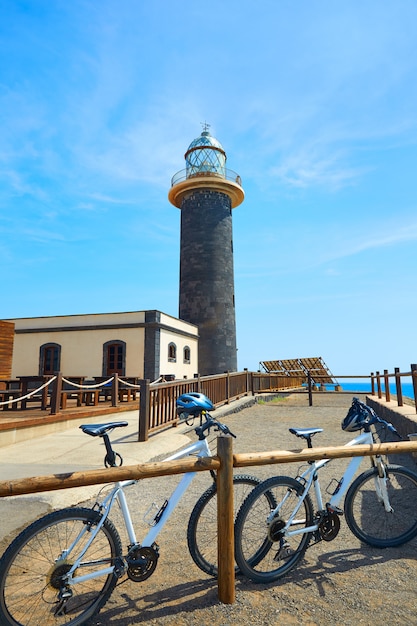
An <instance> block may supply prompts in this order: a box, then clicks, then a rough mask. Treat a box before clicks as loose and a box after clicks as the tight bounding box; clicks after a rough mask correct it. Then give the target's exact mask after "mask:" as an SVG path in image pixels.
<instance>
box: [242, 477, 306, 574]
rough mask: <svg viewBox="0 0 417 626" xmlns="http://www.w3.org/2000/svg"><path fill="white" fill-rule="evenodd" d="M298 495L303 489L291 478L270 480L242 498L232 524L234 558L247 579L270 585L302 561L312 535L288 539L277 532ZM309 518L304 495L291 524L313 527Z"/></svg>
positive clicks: (300, 535)
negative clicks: (274, 513) (271, 517)
mask: <svg viewBox="0 0 417 626" xmlns="http://www.w3.org/2000/svg"><path fill="white" fill-rule="evenodd" d="M302 493H303V486H302V485H301V484H300V483H299V482H298V481H296V480H295V479H294V478H291V477H289V476H273V477H272V478H268V479H267V480H265V481H264V482H262V483H261V484H260V485H258V486H257V487H256V488H255V489H254V490H253V491H252V493H250V494H249V495H248V497H247V498H246V500H245V502H244V503H243V505H242V507H241V509H240V511H239V513H238V515H237V518H236V523H235V558H236V562H237V565H238V567H239V569H240V571H241V572H242V574H244V575H245V576H246V577H247V578H249V579H251V580H252V581H254V582H256V583H269V582H273V581H275V580H278V579H279V578H281V577H282V576H284V575H285V574H287V573H288V572H289V571H290V570H291V569H293V568H294V567H295V566H296V565H297V563H299V561H300V560H301V559H302V558H303V556H304V553H305V551H306V549H307V546H308V544H309V542H310V539H311V536H312V533H311V532H309V533H302V534H298V535H294V536H291V537H288V536H287V535H285V536H284V535H282V534H281V532H280V528H281V527H282V526H283V525H284V524H285V523H286V521H287V520H288V518H289V516H290V514H291V513H292V512H293V511H294V509H295V506H296V504H297V503H298V500H299V497H300V496H301V495H302ZM265 496H266V497H265ZM271 502H272V506H271ZM279 503H281V508H280V510H279V517H276V518H275V519H274V520H272V522H271V523H270V524H268V521H267V520H268V516H269V515H270V514H271V511H272V510H273V509H275V508H276V506H277V505H278V504H279ZM313 518H314V510H313V504H312V501H311V498H310V496H309V494H307V495H306V496H305V498H304V500H303V502H302V505H301V508H300V511H299V513H298V514H297V518H296V520H295V521H294V522H295V523H296V524H297V525H298V526H301V525H302V526H304V527H308V526H311V525H312V524H313Z"/></svg>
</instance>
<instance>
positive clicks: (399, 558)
mask: <svg viewBox="0 0 417 626" xmlns="http://www.w3.org/2000/svg"><path fill="white" fill-rule="evenodd" d="M350 402H351V396H350V395H346V394H343V393H334V394H315V395H314V406H313V407H309V406H308V401H307V396H306V395H301V394H292V395H290V396H288V397H286V398H282V399H280V400H279V401H274V402H265V403H264V404H256V405H254V406H253V407H250V408H246V409H243V410H242V411H240V412H238V413H234V414H231V415H228V416H227V417H224V418H220V417H219V419H222V421H224V422H225V423H226V424H227V425H228V426H229V427H230V429H231V430H232V431H233V432H234V433H235V434H236V435H237V439H236V440H234V451H235V452H236V453H238V452H257V451H267V450H274V449H285V450H294V449H297V448H300V447H303V446H301V445H300V440H298V439H296V438H295V437H294V436H293V435H291V434H290V433H289V432H288V429H289V427H291V426H299V427H301V426H320V427H323V428H324V432H323V433H321V434H318V435H316V437H315V439H314V443H315V445H317V446H324V445H343V444H344V443H346V441H348V440H349V439H350V438H351V437H349V434H348V433H344V432H343V431H342V430H341V428H340V423H341V420H342V418H343V417H344V416H345V415H346V413H347V409H348V407H349V405H350ZM214 415H216V413H214ZM190 437H191V438H193V437H192V433H191V434H190ZM214 445H215V443H214ZM392 461H393V462H399V461H400V459H398V456H397V457H396V458H393V459H392ZM404 461H405V462H406V463H407V464H411V465H412V466H413V467H414V468H415V469H417V468H416V465H415V462H414V461H413V460H412V459H411V457H406V458H405V459H404V458H402V459H401V462H404ZM346 463H347V461H346V460H334V461H332V462H331V463H329V465H328V466H326V467H325V468H324V469H323V470H322V471H321V474H320V476H321V485H322V488H324V487H325V486H326V485H327V484H328V483H329V482H330V480H331V479H332V478H337V477H339V476H340V475H341V474H342V473H343V471H344V468H345V466H346ZM367 466H368V464H367V462H366V460H365V461H364V463H363V465H362V469H365V468H366V467H367ZM296 469H297V468H296V467H295V466H294V465H293V464H288V465H286V466H283V467H282V466H281V467H278V466H275V467H274V466H265V467H262V468H245V469H244V470H243V471H242V470H240V471H239V473H250V474H255V475H257V476H259V477H261V478H266V477H268V476H271V475H274V474H289V475H295V474H296ZM208 480H209V479H208V476H207V474H206V473H205V472H204V473H201V474H199V475H198V476H197V477H196V479H195V481H194V482H193V483H192V486H191V488H190V489H189V491H188V492H187V494H186V495H185V497H184V498H183V500H182V501H181V503H180V505H179V506H178V507H177V509H176V511H175V512H174V515H173V517H172V519H171V520H170V521H169V522H168V524H167V527H166V528H165V529H164V530H163V531H162V533H161V535H160V536H159V538H158V543H159V546H160V558H159V563H158V566H157V568H156V571H155V573H154V574H153V576H152V577H151V578H149V579H148V580H147V581H145V582H142V583H134V582H132V581H130V580H125V579H123V580H122V582H121V583H120V584H119V585H118V586H117V587H116V589H115V591H114V593H113V595H112V597H111V598H110V600H109V602H108V603H107V604H106V606H105V607H104V608H103V609H102V611H101V613H100V614H99V615H98V616H97V617H96V618H94V619H93V620H92V621H91V622H90V623H91V625H92V626H116V625H117V626H131V625H133V624H142V623H143V624H148V625H149V626H156V625H157V626H174V625H175V626H235V625H238V624H239V625H242V626H243V625H246V624H247V625H249V624H250V625H251V626H272V625H275V624H281V625H282V624H283V625H285V626H286V625H292V624H302V625H306V626H313V625H315V626H316V625H320V626H322V625H330V624H331V625H334V624H336V625H339V624H344V625H346V626H350V625H352V626H353V625H357V624H365V625H368V624H369V625H370V624H372V625H373V626H382V625H384V626H386V624H394V625H407V626H409V625H411V624H417V617H416V607H417V594H416V575H417V559H416V557H417V539H414V540H412V541H411V542H409V543H408V544H406V545H404V546H401V547H399V548H389V549H385V550H379V549H374V548H370V547H367V546H364V545H363V544H361V543H360V542H359V540H357V539H356V537H354V536H353V535H352V534H351V533H350V531H349V529H348V527H347V525H346V523H345V522H344V520H343V518H342V520H341V521H342V525H341V530H340V533H339V535H338V536H337V537H336V538H335V539H334V541H332V542H324V541H323V542H321V543H318V544H316V545H313V546H311V547H310V548H309V549H308V550H307V553H306V555H305V558H304V560H303V561H302V562H301V564H299V566H298V567H297V569H296V570H294V571H292V572H290V573H289V574H288V575H287V576H286V577H285V578H283V579H281V580H280V581H278V582H276V583H272V584H269V585H256V584H254V583H252V582H250V581H248V580H246V579H244V578H241V577H238V578H237V580H236V602H235V603H234V604H231V605H225V604H221V603H220V602H219V601H218V591H217V581H216V580H214V579H212V578H210V577H209V576H207V575H205V574H203V572H201V571H200V570H199V569H198V567H197V566H196V565H194V562H193V561H192V559H191V557H190V555H189V553H188V549H187V542H186V526H187V522H188V517H189V514H190V512H191V510H192V507H193V505H194V503H195V502H196V500H197V498H198V496H199V495H200V494H201V493H202V492H203V491H204V489H205V488H206V487H207V486H208ZM177 481H178V477H165V478H159V479H150V480H145V481H142V483H141V484H140V485H138V487H137V488H136V487H135V489H137V490H138V491H137V493H136V494H133V497H130V500H131V506H132V511H133V515H134V517H135V518H138V519H141V518H142V517H143V511H144V510H145V509H146V508H147V506H148V505H149V503H151V502H152V499H154V498H155V493H156V494H157V499H158V503H162V502H163V501H164V499H165V494H166V495H168V494H169V493H170V491H171V490H172V488H173V485H174V484H176V482H177ZM326 481H327V482H326ZM112 519H113V521H114V522H115V523H116V525H118V518H117V514H116V515H113V514H112ZM135 526H137V523H136V519H135ZM143 527H144V526H142V528H143ZM140 529H141V525H140V524H139V535H140V534H141V532H140Z"/></svg>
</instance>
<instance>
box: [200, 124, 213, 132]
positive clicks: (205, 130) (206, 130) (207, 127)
mask: <svg viewBox="0 0 417 626" xmlns="http://www.w3.org/2000/svg"><path fill="white" fill-rule="evenodd" d="M200 124H201V126H202V127H203V132H204V133H208V132H209V128H210V126H211V124H207V122H200Z"/></svg>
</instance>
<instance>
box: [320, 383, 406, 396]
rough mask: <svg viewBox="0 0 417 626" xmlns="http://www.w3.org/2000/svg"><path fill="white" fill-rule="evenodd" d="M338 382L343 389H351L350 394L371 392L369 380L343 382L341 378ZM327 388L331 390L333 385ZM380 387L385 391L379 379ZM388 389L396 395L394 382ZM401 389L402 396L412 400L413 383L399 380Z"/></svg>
mask: <svg viewBox="0 0 417 626" xmlns="http://www.w3.org/2000/svg"><path fill="white" fill-rule="evenodd" d="M339 384H340V386H341V387H342V390H343V391H351V392H352V395H354V393H355V391H356V392H357V393H359V392H360V393H371V381H369V382H363V381H362V382H357V383H355V382H345V381H344V380H343V379H342V380H340V381H339ZM329 389H331V390H333V389H334V385H331V386H330V387H329ZM381 389H382V393H385V385H384V381H383V380H381ZM389 389H390V392H391V395H396V393H397V387H396V385H395V383H394V382H390V384H389ZM401 389H402V392H403V397H407V398H411V399H412V400H414V393H413V383H411V382H403V381H401ZM375 392H377V387H376V381H375Z"/></svg>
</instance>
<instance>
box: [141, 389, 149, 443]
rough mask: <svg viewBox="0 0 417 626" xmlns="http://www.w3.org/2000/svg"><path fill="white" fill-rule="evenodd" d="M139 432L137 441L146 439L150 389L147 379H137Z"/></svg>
mask: <svg viewBox="0 0 417 626" xmlns="http://www.w3.org/2000/svg"><path fill="white" fill-rule="evenodd" d="M138 384H139V385H140V392H139V393H140V398H139V433H138V441H148V432H149V418H150V406H151V403H150V398H151V389H150V381H149V380H139V381H138Z"/></svg>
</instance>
